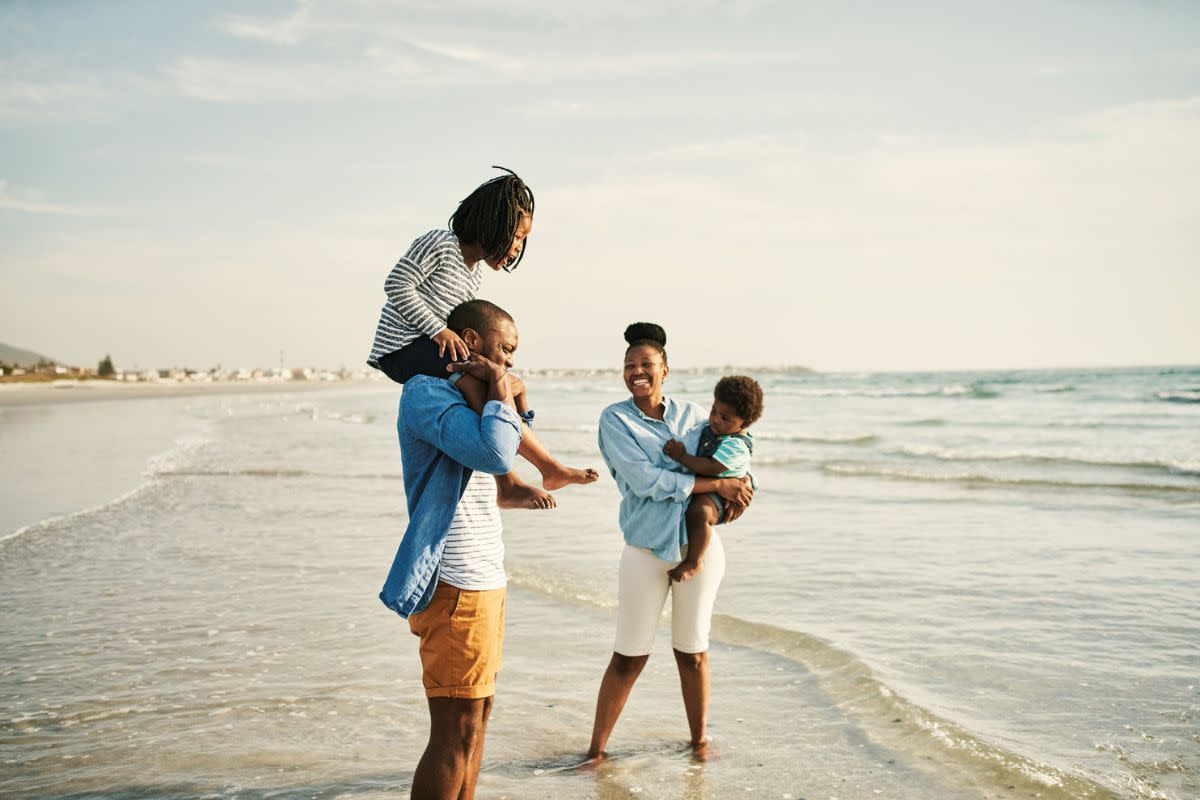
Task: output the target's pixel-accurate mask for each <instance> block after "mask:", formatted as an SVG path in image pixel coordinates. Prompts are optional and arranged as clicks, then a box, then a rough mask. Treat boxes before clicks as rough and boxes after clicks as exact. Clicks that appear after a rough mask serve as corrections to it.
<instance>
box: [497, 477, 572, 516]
mask: <svg viewBox="0 0 1200 800" xmlns="http://www.w3.org/2000/svg"><path fill="white" fill-rule="evenodd" d="M496 505H498V506H500V508H529V509H535V510H536V509H545V508H555V507H556V506H558V501H557V500H555V499H554V495H552V494H550V493H549V492H547V491H546V490H545V489H539V488H537V487H536V486H530V485H529V484H528V483H511V484H507V485H505V486H501V487H500V489H499V491H497V492H496Z"/></svg>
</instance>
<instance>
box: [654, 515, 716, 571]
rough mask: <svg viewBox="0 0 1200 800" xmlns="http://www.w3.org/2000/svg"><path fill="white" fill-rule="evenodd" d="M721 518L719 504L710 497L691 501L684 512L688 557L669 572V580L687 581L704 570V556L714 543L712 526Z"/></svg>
mask: <svg viewBox="0 0 1200 800" xmlns="http://www.w3.org/2000/svg"><path fill="white" fill-rule="evenodd" d="M719 517H720V512H719V511H718V510H717V504H716V503H714V502H713V499H712V498H711V497H709V496H708V495H704V494H702V495H696V496H694V497H693V498H692V499H691V501H690V502H689V503H688V507H687V511H686V512H684V518H685V519H686V520H687V535H688V549H687V557H686V558H684V559H683V561H680V562H679V564H678V565H676V566H674V567H672V568H671V569H669V570H667V577H668V578H670V579H671V580H673V581H686V580H688V579H690V578H692V577H695V575H696V573H697V572H699V571H700V570H701V569H703V568H704V554H705V553H707V552H708V545H709V543H710V542H711V541H712V526H713V525H716V524H717V520H718V519H719Z"/></svg>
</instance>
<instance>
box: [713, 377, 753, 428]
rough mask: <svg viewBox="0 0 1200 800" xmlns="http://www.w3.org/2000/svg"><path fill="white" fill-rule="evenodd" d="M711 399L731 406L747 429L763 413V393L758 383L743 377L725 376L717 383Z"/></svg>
mask: <svg viewBox="0 0 1200 800" xmlns="http://www.w3.org/2000/svg"><path fill="white" fill-rule="evenodd" d="M713 397H714V398H716V399H717V400H720V401H721V402H722V403H728V404H729V405H731V406H733V410H734V411H735V412H736V413H737V415H738V416H739V417H741V418H742V419H743V420H744V421H745V423H746V427H747V428H749V427H750V426H751V425H753V424H754V423H755V422H757V421H758V419H759V417H761V416H762V413H763V391H762V387H761V386H759V385H758V381H756V380H754V378H750V377H747V376H745V375H726V376H725V377H724V378H721V380H719V381H717V385H716V388H714V389H713Z"/></svg>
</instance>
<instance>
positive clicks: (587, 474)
mask: <svg viewBox="0 0 1200 800" xmlns="http://www.w3.org/2000/svg"><path fill="white" fill-rule="evenodd" d="M599 477H600V473H599V472H596V470H594V469H592V468H591V467H588V468H587V469H576V468H574V467H565V466H563V465H562V464H557V465H555V466H554V467H551V468H550V469H548V470H546V471H545V472H543V473H542V486H545V487H546V488H547V489H549V490H550V491H554V490H555V489H561V488H563V487H564V486H570V485H571V484H572V483H578V484H585V483H593V482H594V481H595V480H596V479H597V478H599Z"/></svg>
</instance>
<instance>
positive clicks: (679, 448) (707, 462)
mask: <svg viewBox="0 0 1200 800" xmlns="http://www.w3.org/2000/svg"><path fill="white" fill-rule="evenodd" d="M663 452H664V453H666V454H667V457H668V458H673V459H675V460H676V461H678V462H679V463H680V464H682V465H683V466H685V467H687V468H688V469H690V470H691V471H692V472H694V473H696V474H697V475H706V476H708V477H710V478H715V477H717V476H718V475H720V474H721V473H722V472H724V471H725V470H727V469H728V467H726V466H725V465H724V464H722V463H721V462H720V461H717V460H716V459H715V458H701V457H700V456H694V455H691V454H690V453H688V452H687V450H685V449H684V446H683V442H681V441H679V440H678V439H672V440H670V441H669V442H667V443H666V444H664V445H663Z"/></svg>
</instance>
